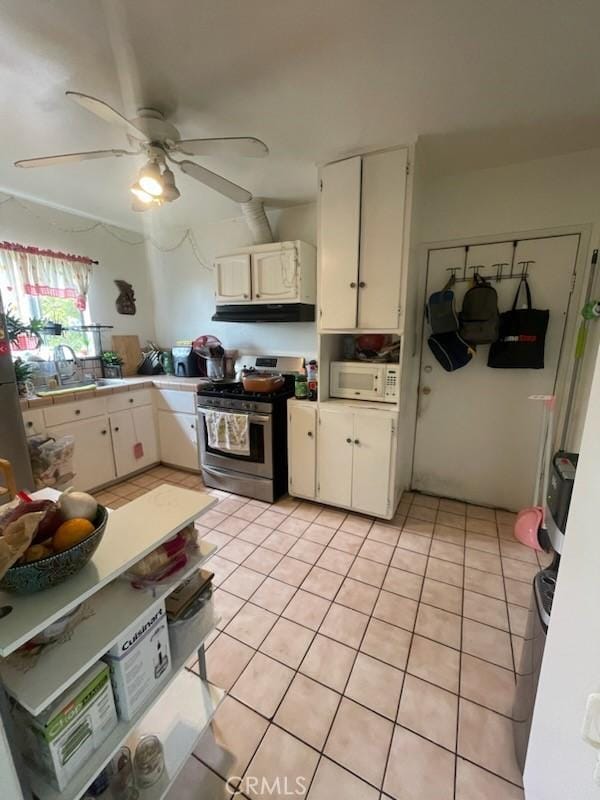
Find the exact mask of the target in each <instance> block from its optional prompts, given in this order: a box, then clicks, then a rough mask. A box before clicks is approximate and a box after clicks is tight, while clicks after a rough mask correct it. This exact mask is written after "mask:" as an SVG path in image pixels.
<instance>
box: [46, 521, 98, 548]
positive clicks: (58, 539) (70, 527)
mask: <svg viewBox="0 0 600 800" xmlns="http://www.w3.org/2000/svg"><path fill="white" fill-rule="evenodd" d="M94 530H95V528H94V525H93V523H91V522H90V521H89V519H83V517H75V518H74V519H68V520H67V521H66V522H63V524H62V525H60V526H59V527H58V528H57V530H56V533H55V534H54V536H53V537H52V547H53V548H54V549H55V550H56V552H57V553H60V552H61V550H66V549H67V548H68V547H73V545H74V544H79V542H82V541H83V540H84V539H87V537H88V536H89V535H90V533H93V532H94Z"/></svg>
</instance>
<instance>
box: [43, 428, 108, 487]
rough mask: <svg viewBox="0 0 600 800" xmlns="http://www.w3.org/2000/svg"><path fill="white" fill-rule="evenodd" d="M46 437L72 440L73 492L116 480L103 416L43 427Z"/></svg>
mask: <svg viewBox="0 0 600 800" xmlns="http://www.w3.org/2000/svg"><path fill="white" fill-rule="evenodd" d="M47 433H48V435H49V436H53V437H54V438H56V439H58V438H59V437H60V436H74V437H75V451H74V456H73V470H74V472H75V478H74V480H73V486H74V487H75V488H76V489H81V490H84V491H85V490H88V489H93V488H95V487H96V486H102V484H104V483H108V482H109V481H112V480H114V479H115V477H116V472H115V462H114V458H113V446H112V442H111V437H110V423H109V419H108V417H106V416H102V417H93V418H92V419H84V420H81V421H80V422H67V423H65V424H64V425H53V426H51V427H48V428H47Z"/></svg>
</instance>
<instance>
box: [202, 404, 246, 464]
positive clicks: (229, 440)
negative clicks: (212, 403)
mask: <svg viewBox="0 0 600 800" xmlns="http://www.w3.org/2000/svg"><path fill="white" fill-rule="evenodd" d="M204 418H205V420H206V433H207V436H208V444H209V446H210V447H211V448H212V449H213V450H224V451H225V452H227V453H237V454H238V455H241V456H249V455H250V425H249V422H248V415H247V414H231V413H229V412H226V411H205V412H204Z"/></svg>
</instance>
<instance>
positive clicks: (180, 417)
mask: <svg viewBox="0 0 600 800" xmlns="http://www.w3.org/2000/svg"><path fill="white" fill-rule="evenodd" d="M158 438H159V441H160V460H161V461H164V462H165V463H167V464H172V465H173V466H175V467H184V468H185V469H194V470H198V469H199V468H200V462H199V458H198V440H197V436H196V417H195V415H194V414H181V413H179V412H173V411H161V410H160V409H159V411H158Z"/></svg>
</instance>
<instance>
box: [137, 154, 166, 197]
mask: <svg viewBox="0 0 600 800" xmlns="http://www.w3.org/2000/svg"><path fill="white" fill-rule="evenodd" d="M138 180H139V184H140V186H141V187H142V189H143V190H144V191H145V192H147V193H148V194H149V195H152V197H158V196H159V195H161V194H162V193H163V182H162V176H161V174H160V167H159V166H158V164H157V163H156V161H149V162H148V163H147V164H146V166H145V167H142V169H141V170H140V175H139V179H138Z"/></svg>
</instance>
